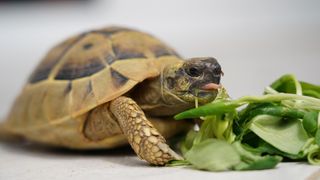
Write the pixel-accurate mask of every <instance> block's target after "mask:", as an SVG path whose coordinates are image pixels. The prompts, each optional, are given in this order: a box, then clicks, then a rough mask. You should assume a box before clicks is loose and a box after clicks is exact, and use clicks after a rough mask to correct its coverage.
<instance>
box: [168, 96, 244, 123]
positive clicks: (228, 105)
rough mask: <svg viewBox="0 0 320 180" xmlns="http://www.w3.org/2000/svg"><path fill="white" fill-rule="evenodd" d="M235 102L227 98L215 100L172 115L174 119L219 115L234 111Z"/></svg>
mask: <svg viewBox="0 0 320 180" xmlns="http://www.w3.org/2000/svg"><path fill="white" fill-rule="evenodd" d="M237 107H238V105H237V104H233V103H232V102H231V101H229V100H221V101H216V102H214V103H209V104H206V105H203V106H201V107H199V108H196V109H190V110H187V111H184V112H182V113H180V114H177V115H176V116H174V118H175V119H176V120H181V119H187V118H198V117H201V116H210V115H221V114H224V113H229V112H235V110H236V108H237Z"/></svg>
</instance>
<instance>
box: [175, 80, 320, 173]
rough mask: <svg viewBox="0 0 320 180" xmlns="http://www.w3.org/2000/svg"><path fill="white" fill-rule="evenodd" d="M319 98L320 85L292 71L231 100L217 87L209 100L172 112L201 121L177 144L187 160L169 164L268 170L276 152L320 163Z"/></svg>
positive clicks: (278, 157) (275, 161)
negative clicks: (253, 93)
mask: <svg viewBox="0 0 320 180" xmlns="http://www.w3.org/2000/svg"><path fill="white" fill-rule="evenodd" d="M319 98H320V86H317V85H313V84H310V83H306V82H299V81H298V80H297V79H296V78H295V76H293V75H284V76H282V77H281V78H279V79H278V80H276V81H275V82H274V83H272V84H271V85H270V86H268V87H266V89H265V92H264V95H262V96H244V97H242V98H239V99H236V100H231V99H230V98H229V96H228V95H227V93H226V91H225V89H222V90H221V91H220V92H219V93H218V97H217V99H216V100H215V101H213V102H212V103H209V104H206V105H204V106H200V107H198V108H196V109H191V110H188V111H185V112H182V113H180V114H178V115H176V116H175V118H176V119H177V120H180V119H186V118H200V119H202V120H203V121H202V123H201V124H200V129H199V131H196V130H191V131H190V132H189V133H188V135H187V136H186V138H185V140H184V141H183V142H182V143H181V151H182V153H183V154H184V156H185V159H186V160H185V161H183V163H182V161H180V162H179V161H175V162H173V163H172V164H171V165H178V164H179V163H180V164H181V163H182V164H184V165H191V166H193V167H195V168H198V169H205V170H210V171H221V170H230V169H233V170H253V169H268V168H273V167H275V166H276V165H277V164H278V163H279V162H280V161H281V159H282V158H281V157H286V158H289V159H292V160H307V161H308V162H309V163H310V164H317V165H320V128H319V126H320V113H319V112H320V99H319ZM223 149H225V151H224V150H223ZM262 154H263V156H262Z"/></svg>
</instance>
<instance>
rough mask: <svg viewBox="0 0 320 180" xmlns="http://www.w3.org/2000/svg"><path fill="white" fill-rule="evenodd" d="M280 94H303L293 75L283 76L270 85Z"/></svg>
mask: <svg viewBox="0 0 320 180" xmlns="http://www.w3.org/2000/svg"><path fill="white" fill-rule="evenodd" d="M270 86H271V87H272V88H273V89H275V90H276V91H278V92H283V93H291V94H299V95H301V94H302V92H301V91H302V90H301V85H300V83H299V82H298V80H297V79H296V77H295V76H294V75H293V74H286V75H283V76H281V77H280V78H279V79H277V80H276V81H275V82H273V83H272V84H271V85H270Z"/></svg>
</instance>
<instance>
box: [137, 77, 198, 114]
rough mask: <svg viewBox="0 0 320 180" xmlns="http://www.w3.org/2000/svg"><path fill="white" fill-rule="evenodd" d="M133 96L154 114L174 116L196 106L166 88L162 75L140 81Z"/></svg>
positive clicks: (147, 110)
mask: <svg viewBox="0 0 320 180" xmlns="http://www.w3.org/2000/svg"><path fill="white" fill-rule="evenodd" d="M132 98H133V99H134V100H135V101H136V102H137V103H138V104H139V105H140V107H141V108H142V109H143V110H144V112H145V113H146V114H148V115H152V116H172V115H176V114H178V113H180V112H182V111H184V110H187V109H190V108H192V107H194V103H187V102H184V101H182V100H180V99H179V98H178V97H176V96H175V95H174V94H172V93H170V91H168V90H166V89H164V86H163V80H162V76H159V77H157V78H153V79H148V80H145V81H144V82H142V83H140V84H139V85H138V86H137V88H135V90H134V91H133V92H132Z"/></svg>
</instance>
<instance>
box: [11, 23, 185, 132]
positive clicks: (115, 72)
mask: <svg viewBox="0 0 320 180" xmlns="http://www.w3.org/2000/svg"><path fill="white" fill-rule="evenodd" d="M176 61H180V58H179V56H178V55H177V54H176V53H175V52H174V50H172V49H171V48H170V47H168V46H166V45H165V44H164V43H162V42H161V41H160V40H158V39H156V38H154V37H152V36H150V35H148V34H145V33H142V32H139V31H135V30H131V29H126V28H119V27H109V28H104V29H100V30H96V31H90V32H87V33H83V34H80V35H78V36H75V37H72V38H70V39H68V40H66V41H64V42H62V43H61V44H59V45H58V46H56V47H54V48H53V49H52V50H51V51H50V52H49V53H48V54H47V56H46V57H45V58H44V60H43V61H42V62H41V63H40V64H39V65H38V67H37V68H36V69H35V71H34V72H33V73H32V75H31V76H30V78H29V81H28V83H27V85H26V86H25V87H24V89H23V91H22V93H21V94H20V96H18V98H17V99H16V101H15V103H14V105H13V107H12V109H11V113H9V116H8V122H9V125H10V124H11V125H12V126H15V128H19V127H20V128H27V127H33V128H35V127H36V126H39V127H41V126H47V125H48V124H59V123H61V122H63V121H65V120H69V119H72V118H74V117H77V116H79V115H81V114H84V113H86V112H88V111H89V110H91V109H93V108H94V107H96V106H98V105H100V104H102V103H106V102H108V101H110V100H112V99H114V98H116V97H118V96H120V95H122V94H124V93H126V92H127V91H129V90H130V89H131V88H132V87H134V86H135V85H136V84H137V83H139V82H141V81H143V80H144V79H146V78H151V77H155V76H158V75H159V73H160V69H161V67H162V66H163V65H164V64H167V63H173V62H176Z"/></svg>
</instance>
